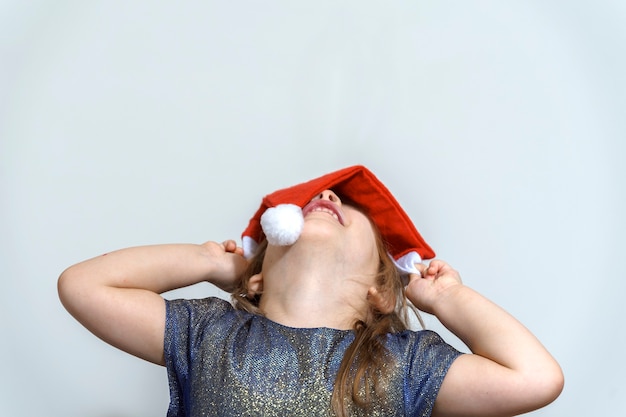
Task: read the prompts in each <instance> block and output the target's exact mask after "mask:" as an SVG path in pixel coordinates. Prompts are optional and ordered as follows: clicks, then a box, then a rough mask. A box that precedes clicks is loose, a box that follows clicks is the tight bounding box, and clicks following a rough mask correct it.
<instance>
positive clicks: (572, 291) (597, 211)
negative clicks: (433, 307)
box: [0, 0, 626, 417]
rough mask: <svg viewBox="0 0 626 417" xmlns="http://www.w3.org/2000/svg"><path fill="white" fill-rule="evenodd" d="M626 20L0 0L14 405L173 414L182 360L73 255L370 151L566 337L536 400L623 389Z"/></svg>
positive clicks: (536, 11)
mask: <svg viewBox="0 0 626 417" xmlns="http://www.w3.org/2000/svg"><path fill="white" fill-rule="evenodd" d="M625 23H626V3H624V2H623V1H608V0H603V1H595V2H592V1H590V0H587V1H553V2H545V1H509V2H502V1H480V2H460V1H459V2H452V1H437V2H435V1H390V2H383V1H343V2H338V1H298V2H294V1H286V0H285V1H263V2H261V1H257V2H252V1H250V2H243V1H231V2H224V1H220V2H218V1H194V2H189V1H185V2H155V1H135V2H123V1H88V2H79V1H55V2H52V1H43V0H39V1H37V0H34V1H29V2H24V1H18V0H9V1H1V2H0V164H1V165H0V175H1V176H0V187H1V188H0V190H1V194H0V197H1V199H2V200H1V205H0V227H1V230H0V260H1V262H0V277H1V278H0V279H2V284H3V285H2V287H3V288H2V291H1V292H0V325H1V328H0V334H1V336H0V337H1V342H0V357H1V358H2V371H0V375H1V378H0V415H3V416H34V415H38V416H76V417H78V416H95V417H113V416H119V417H126V416H155V415H165V411H166V408H167V404H168V388H167V381H166V373H165V370H164V369H163V368H160V367H157V366H154V365H151V364H148V363H145V362H142V361H141V360H138V359H135V358H132V357H130V356H128V355H126V354H124V353H122V352H118V351H116V350H115V349H113V348H111V347H109V346H108V345H106V344H104V343H103V342H101V341H100V340H98V339H97V338H95V337H94V336H92V335H91V334H89V333H88V331H86V330H85V329H83V328H82V327H81V326H80V325H79V324H78V323H77V322H75V321H74V320H73V319H72V318H71V317H70V316H69V315H68V314H67V313H66V312H65V311H64V310H63V308H62V306H61V304H60V303H59V301H58V298H57V295H56V279H57V277H58V275H59V274H60V273H61V271H62V270H63V269H64V268H65V267H67V266H69V265H71V264H73V263H75V262H78V261H80V260H83V259H86V258H89V257H92V256H96V255H98V254H101V253H104V252H107V251H110V250H113V249H116V248H121V247H127V246H133V245H140V244H151V243H165V242H197V243H200V242H203V241H205V240H223V239H227V238H236V239H238V238H239V235H240V233H241V231H242V230H243V229H244V227H245V226H246V224H247V221H248V218H249V217H250V216H251V215H252V214H253V212H254V210H255V209H256V207H257V205H258V203H259V201H260V198H261V197H262V196H263V195H264V194H267V193H269V192H271V191H274V190H275V189H277V188H280V187H284V186H288V185H292V184H295V183H296V182H300V181H304V180H308V179H311V178H313V177H316V176H318V175H321V174H324V173H326V172H329V171H331V170H335V169H339V168H342V167H344V166H348V165H352V164H356V163H362V164H365V165H366V166H368V167H369V168H370V169H372V170H373V171H374V172H375V173H376V174H377V175H378V177H379V178H380V179H381V180H382V181H383V182H384V183H385V184H386V185H387V186H388V187H389V188H390V189H391V191H392V192H393V193H394V195H395V196H396V197H397V198H398V200H399V201H400V202H401V204H402V205H403V206H404V207H405V208H406V210H407V212H408V213H409V215H410V216H411V217H412V219H413V220H414V222H415V224H416V225H417V227H418V228H419V230H420V231H421V232H422V233H423V235H424V236H425V237H426V239H427V240H428V241H429V242H430V243H431V244H432V246H433V247H434V248H435V249H436V250H437V253H438V256H439V257H440V258H442V259H445V260H447V261H448V262H450V263H451V264H452V265H453V266H455V267H456V268H457V269H458V270H459V271H460V272H461V274H462V276H463V278H464V281H465V283H466V284H468V285H470V286H472V287H473V288H475V289H477V290H478V291H480V292H482V293H483V294H485V295H486V296H488V297H489V298H491V299H493V300H494V301H496V302H497V303H498V304H500V305H502V306H503V307H505V308H506V309H507V310H509V311H510V312H512V313H513V314H514V315H515V316H517V317H518V318H519V319H520V320H521V321H522V322H524V323H525V324H526V325H527V326H528V327H529V328H530V329H531V330H532V331H534V332H535V333H536V334H537V335H538V337H539V338H540V339H541V340H542V341H543V342H544V344H545V345H546V346H547V347H548V348H549V350H550V351H551V352H552V353H553V354H554V355H555V356H556V358H557V359H558V360H559V361H560V363H561V364H562V366H563V368H564V371H565V375H566V387H565V390H564V392H563V394H562V396H561V397H560V398H559V399H558V400H557V401H556V402H555V403H554V404H552V405H551V406H549V407H548V408H546V409H544V410H541V411H539V412H536V413H534V414H533V415H537V416H591V415H603V416H617V415H624V411H625V408H626V407H625V406H624V405H623V398H624V396H626V386H625V385H626V384H625V383H624V379H623V375H624V371H625V369H624V362H623V351H624V347H625V346H624V344H625V338H624V331H623V323H622V322H623V320H624V301H623V299H624V289H623V280H624V266H623V260H624V254H623V253H624V249H626V239H625V237H624V236H625V232H626V230H625V229H626V227H625V222H624V219H623V217H624V212H625V208H626V207H625V204H624V197H625V195H624V194H625V187H624V180H625V178H626V175H625V169H624V156H625V154H626V152H625V151H626V150H625V147H626V146H625V134H626V117H625V116H626V115H625V114H624V109H625V108H626V78H625V74H626V55H625V52H626V51H625V49H626V47H625V45H626V30H625V29H624V27H625ZM212 294H217V293H216V292H215V290H214V289H212V288H211V287H210V286H209V285H208V284H207V285H198V286H195V287H193V288H190V289H187V290H185V291H180V292H179V293H178V294H171V296H193V297H202V296H206V295H212ZM222 295H223V294H222ZM428 323H429V326H430V327H433V328H435V329H439V325H438V324H437V322H436V321H435V320H433V319H432V318H429V319H428ZM441 331H442V333H444V335H445V337H446V339H447V340H449V341H450V342H451V343H453V344H455V345H456V346H458V347H460V348H463V346H462V345H461V344H460V343H459V341H458V340H457V339H455V338H454V337H452V336H450V335H449V334H447V333H446V332H445V331H443V330H441ZM620 398H621V399H622V400H620Z"/></svg>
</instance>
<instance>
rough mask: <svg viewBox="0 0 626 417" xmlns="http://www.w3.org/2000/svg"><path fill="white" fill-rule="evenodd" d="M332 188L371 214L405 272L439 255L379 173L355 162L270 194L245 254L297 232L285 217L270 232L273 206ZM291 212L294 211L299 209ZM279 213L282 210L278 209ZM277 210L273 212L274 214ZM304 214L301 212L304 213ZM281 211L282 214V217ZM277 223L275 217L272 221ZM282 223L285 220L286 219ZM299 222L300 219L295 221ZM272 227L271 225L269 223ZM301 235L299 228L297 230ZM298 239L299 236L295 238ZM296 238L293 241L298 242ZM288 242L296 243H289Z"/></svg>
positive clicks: (249, 232) (253, 222)
mask: <svg viewBox="0 0 626 417" xmlns="http://www.w3.org/2000/svg"><path fill="white" fill-rule="evenodd" d="M329 189H332V190H333V191H334V192H335V193H337V194H338V195H339V196H340V198H346V199H347V200H350V202H352V203H353V204H355V205H357V206H358V207H359V208H360V209H362V210H363V211H365V213H366V214H367V215H368V216H369V217H370V219H371V220H372V221H373V222H374V224H376V226H377V227H378V230H379V231H380V234H381V236H382V239H383V241H384V242H385V244H386V245H387V249H388V252H389V256H390V257H391V258H392V259H393V261H394V263H395V264H396V267H397V268H398V270H399V271H400V272H401V274H407V273H419V271H418V270H417V268H415V263H419V262H421V260H422V259H431V258H434V257H435V252H434V251H433V250H432V249H431V247H430V246H429V245H428V244H427V243H426V241H425V240H424V239H423V238H422V236H421V235H420V234H419V232H418V231H417V229H416V228H415V226H414V225H413V223H412V222H411V219H410V218H409V216H408V215H407V214H406V213H405V212H404V210H403V209H402V207H401V206H400V204H399V203H398V202H397V201H396V199H395V198H394V197H393V195H392V194H391V192H390V191H389V190H388V189H387V188H386V187H385V186H384V185H383V183H382V182H380V180H379V179H378V178H376V176H375V175H374V174H373V173H372V172H371V171H369V170H368V169H367V168H365V167H364V166H362V165H355V166H352V167H348V168H344V169H341V170H339V171H335V172H331V173H330V174H326V175H323V176H321V177H319V178H316V179H313V180H310V181H307V182H304V183H302V184H298V185H294V186H292V187H288V188H284V189H281V190H278V191H275V192H273V193H272V194H268V195H266V196H265V197H264V198H263V200H262V202H261V206H260V207H259V208H258V209H257V211H256V213H255V214H254V216H253V217H252V218H251V219H250V222H249V223H248V227H247V228H246V229H245V230H244V232H243V233H242V245H243V250H244V256H245V257H246V258H249V257H251V256H253V255H254V253H255V251H256V248H257V246H258V244H259V243H260V242H261V241H262V240H263V239H264V237H266V238H267V239H268V242H269V243H272V242H271V241H270V239H276V241H280V242H289V241H291V240H292V239H293V238H294V236H295V234H296V233H295V232H293V231H291V230H290V229H291V228H292V226H293V222H294V220H293V219H289V220H286V221H285V223H284V224H285V225H288V226H286V229H289V230H290V231H285V230H282V226H281V227H278V228H277V230H279V231H278V232H275V231H274V227H270V228H269V229H272V232H271V233H269V234H272V237H270V236H269V234H268V231H269V229H268V230H265V229H266V226H265V225H263V224H262V222H263V223H264V222H265V221H264V220H262V217H263V215H264V214H265V213H266V212H267V211H269V209H271V208H276V207H278V206H279V205H295V206H296V207H297V208H299V209H300V208H301V207H304V206H305V205H306V204H307V203H308V202H309V201H310V200H311V199H312V198H313V197H315V196H316V195H318V194H319V193H321V192H322V191H324V190H329ZM288 210H292V212H289V211H288V212H286V213H290V214H288V215H287V217H289V216H290V215H292V214H294V213H293V211H295V209H293V208H291V209H288ZM277 213H280V211H278V212H277ZM277 213H274V214H272V215H270V217H273V216H274V215H276V214H277ZM300 215H301V213H300ZM281 216H282V215H279V216H278V217H281ZM269 223H274V221H269ZM279 223H281V224H282V221H280V222H279ZM295 223H297V222H295ZM267 227H269V226H267ZM297 235H298V236H299V232H298V233H297ZM295 239H296V240H297V237H296V238H295ZM296 240H294V241H293V242H294V243H295V241H296ZM286 244H287V245H289V244H293V243H286Z"/></svg>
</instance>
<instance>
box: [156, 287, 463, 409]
mask: <svg viewBox="0 0 626 417" xmlns="http://www.w3.org/2000/svg"><path fill="white" fill-rule="evenodd" d="M166 311H167V313H166V327H165V345H164V349H165V362H166V366H167V374H168V380H169V386H170V406H169V409H168V413H167V416H168V417H183V416H185V417H187V416H193V417H197V416H228V417H231V416H232V417H235V416H236V417H243V416H269V417H272V416H303V417H304V416H306V417H311V416H330V398H331V394H332V390H333V385H334V382H335V375H336V374H337V371H338V369H339V365H340V363H341V360H342V358H343V354H344V352H345V351H346V349H347V348H348V346H349V345H350V343H351V342H352V340H353V339H354V334H353V332H352V331H351V330H336V329H329V328H313V329H300V328H292V327H286V326H283V325H281V324H278V323H276V322H273V321H271V320H269V319H267V318H265V317H262V316H259V315H255V314H250V313H247V312H242V311H239V310H235V309H234V308H233V307H232V305H231V304H230V303H229V302H227V301H225V300H222V299H219V298H214V297H211V298H205V299H199V300H173V301H166ZM386 347H387V349H388V351H389V353H388V355H390V356H391V357H390V358H389V359H390V360H389V361H386V364H387V365H385V366H388V367H390V368H391V369H387V370H386V371H390V372H389V375H390V377H389V378H388V379H387V380H386V381H385V383H384V387H383V388H384V390H385V393H386V395H387V401H385V402H384V403H382V402H381V403H380V404H378V403H377V404H376V407H375V409H374V410H371V411H370V413H369V414H368V415H369V416H430V415H431V412H432V407H433V404H434V401H435V398H436V397H437V393H438V391H439V388H440V386H441V383H442V381H443V378H444V376H445V375H446V372H447V371H448V368H449V367H450V365H451V364H452V362H453V361H454V359H456V358H457V357H458V356H459V355H461V353H460V352H458V351H457V350H456V349H454V348H453V347H452V346H450V345H448V344H446V343H444V342H443V340H442V339H441V338H440V337H439V336H438V335H437V334H436V333H434V332H431V331H418V332H414V331H404V332H401V333H397V334H390V335H388V337H387V341H386ZM352 411H353V413H351V415H365V413H363V412H362V410H359V409H354V410H352Z"/></svg>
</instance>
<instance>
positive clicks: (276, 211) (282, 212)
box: [261, 204, 304, 246]
mask: <svg viewBox="0 0 626 417" xmlns="http://www.w3.org/2000/svg"><path fill="white" fill-rule="evenodd" d="M303 226H304V217H303V216H302V209H301V208H300V207H298V206H296V205H295V204H279V205H277V206H276V207H270V208H268V209H267V210H265V213H263V215H262V216H261V228H262V229H263V233H265V237H266V238H267V241H268V243H269V244H270V245H274V246H290V245H293V244H294V243H296V241H297V240H298V238H299V237H300V233H302V227H303Z"/></svg>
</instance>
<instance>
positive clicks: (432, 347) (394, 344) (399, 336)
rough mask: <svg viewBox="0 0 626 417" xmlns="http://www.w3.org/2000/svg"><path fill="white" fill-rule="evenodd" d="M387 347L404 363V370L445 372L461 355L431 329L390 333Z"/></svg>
mask: <svg viewBox="0 0 626 417" xmlns="http://www.w3.org/2000/svg"><path fill="white" fill-rule="evenodd" d="M387 347H388V349H389V350H390V351H391V352H393V353H394V354H395V356H396V357H397V359H399V360H400V361H401V363H404V366H405V367H406V369H405V370H406V372H408V374H411V372H414V371H416V372H418V373H419V374H420V375H424V373H425V372H426V373H433V374H445V373H446V372H447V370H448V368H449V367H450V365H451V364H452V362H453V361H454V360H455V359H456V358H457V357H459V356H460V355H462V353H461V352H460V351H458V350H457V349H456V348H455V347H453V346H452V345H450V344H448V343H446V341H444V340H443V338H442V337H441V336H440V335H439V334H438V333H436V332H434V331H432V330H419V331H411V330H406V331H403V332H400V333H395V334H390V335H388V337H387Z"/></svg>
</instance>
